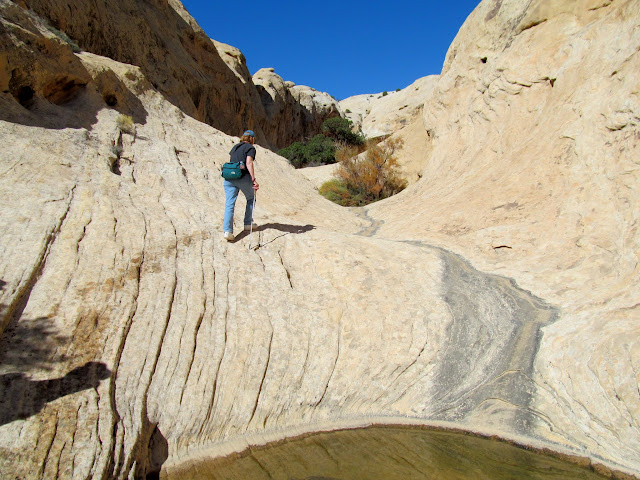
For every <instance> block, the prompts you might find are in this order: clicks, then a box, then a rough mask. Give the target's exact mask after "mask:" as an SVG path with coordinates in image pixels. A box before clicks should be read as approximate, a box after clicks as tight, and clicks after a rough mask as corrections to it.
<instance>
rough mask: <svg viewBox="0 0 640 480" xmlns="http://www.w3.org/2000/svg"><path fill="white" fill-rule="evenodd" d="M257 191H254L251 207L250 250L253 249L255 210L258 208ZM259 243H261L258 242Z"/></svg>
mask: <svg viewBox="0 0 640 480" xmlns="http://www.w3.org/2000/svg"><path fill="white" fill-rule="evenodd" d="M256 197H257V195H256V192H255V191H254V192H253V207H251V229H250V230H249V251H251V237H252V236H253V212H254V210H255V209H256ZM258 245H259V243H258Z"/></svg>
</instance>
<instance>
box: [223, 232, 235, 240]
mask: <svg viewBox="0 0 640 480" xmlns="http://www.w3.org/2000/svg"><path fill="white" fill-rule="evenodd" d="M224 239H225V240H226V241H227V242H233V233H231V232H224Z"/></svg>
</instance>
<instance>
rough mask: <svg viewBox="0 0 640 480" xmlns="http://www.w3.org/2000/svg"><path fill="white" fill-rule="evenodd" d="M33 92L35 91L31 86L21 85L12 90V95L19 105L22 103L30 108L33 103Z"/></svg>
mask: <svg viewBox="0 0 640 480" xmlns="http://www.w3.org/2000/svg"><path fill="white" fill-rule="evenodd" d="M35 93H36V92H34V91H33V88H31V87H30V86H29V85H23V86H21V87H18V88H17V89H16V90H15V91H14V92H13V96H14V97H15V99H16V100H17V101H18V103H19V104H20V105H22V106H23V107H24V108H26V109H30V108H31V107H33V104H34V98H33V97H34V96H35Z"/></svg>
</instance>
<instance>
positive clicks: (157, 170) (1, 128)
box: [0, 0, 640, 479]
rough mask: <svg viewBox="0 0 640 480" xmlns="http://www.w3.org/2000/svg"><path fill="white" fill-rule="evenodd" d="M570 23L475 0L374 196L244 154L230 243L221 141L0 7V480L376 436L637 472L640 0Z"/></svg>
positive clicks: (12, 9)
mask: <svg viewBox="0 0 640 480" xmlns="http://www.w3.org/2000/svg"><path fill="white" fill-rule="evenodd" d="M42 5H44V4H42ZM62 5H63V4H59V3H54V2H52V3H51V4H50V8H51V12H49V13H47V14H46V17H47V18H56V17H55V12H56V11H58V10H59V11H60V12H62V11H63V10H64V8H68V7H67V3H64V8H63V7H62ZM122 5H124V3H123V2H120V6H119V7H118V8H117V9H116V10H118V9H119V8H121V7H122ZM171 5H174V4H170V5H169V6H171ZM575 5H576V6H575V8H573V7H572V8H569V9H567V8H566V6H565V4H564V3H563V2H553V1H550V0H549V1H546V2H543V1H539V2H532V3H531V4H530V5H529V6H528V8H526V6H525V5H523V4H522V3H521V2H517V1H515V0H514V1H506V0H505V1H502V2H500V1H486V2H483V3H481V4H480V5H479V6H478V8H477V9H476V11H474V13H473V14H472V15H471V16H470V17H469V19H468V21H467V22H466V23H465V25H464V26H463V28H462V29H461V31H460V34H459V35H458V37H457V38H456V41H455V42H454V44H453V45H452V47H451V50H450V52H449V55H448V60H447V63H446V66H445V69H444V71H443V74H442V75H441V76H440V77H439V78H438V80H437V83H436V85H435V86H434V87H433V91H432V92H433V93H432V96H431V97H428V98H426V100H425V107H424V112H425V113H424V115H425V117H424V125H423V127H422V129H416V128H415V126H416V125H415V124H412V125H411V128H412V130H411V135H413V136H414V137H418V136H419V135H420V132H422V134H423V135H424V136H423V137H422V139H421V140H420V141H422V142H424V143H427V144H428V149H426V150H425V151H426V152H428V158H427V159H426V160H425V164H426V167H425V169H424V170H423V172H422V178H421V179H420V180H419V181H417V182H416V183H415V184H414V185H413V186H412V187H410V188H409V189H407V190H406V191H405V192H403V193H401V194H400V195H398V196H396V197H393V198H391V199H388V200H386V201H384V202H380V203H379V204H375V205H372V206H370V207H367V208H365V209H342V208H340V207H338V206H336V205H334V204H331V203H330V202H328V201H326V200H324V199H323V198H322V197H320V196H319V195H317V192H316V191H315V190H314V189H313V186H312V185H311V184H310V183H309V182H308V181H307V180H305V179H304V178H303V177H302V176H301V175H300V174H299V172H297V171H295V170H294V169H293V168H292V167H291V166H290V165H289V164H288V163H287V162H286V160H284V159H283V158H281V157H278V156H277V155H275V154H273V153H271V152H270V151H268V150H266V149H265V148H262V147H258V153H257V169H258V172H259V176H260V179H261V182H260V183H261V185H262V187H261V189H260V191H259V192H258V204H257V208H256V218H255V220H256V221H257V223H258V225H259V227H258V228H257V230H256V231H254V232H253V235H252V236H251V237H250V236H248V235H246V234H240V235H239V238H238V240H237V241H236V242H235V243H227V242H226V241H224V240H223V239H222V236H221V233H222V232H221V223H222V214H223V200H224V193H223V189H222V184H221V180H220V176H219V167H220V165H221V164H222V163H223V162H225V161H226V160H227V158H228V151H229V149H230V148H231V146H232V145H233V143H234V141H235V140H236V139H235V138H233V137H229V136H228V135H226V134H225V133H223V132H221V131H220V130H216V129H215V128H212V127H211V126H209V125H206V124H204V123H201V122H198V121H196V120H195V119H193V118H191V117H190V116H189V115H185V113H184V112H183V110H182V109H181V108H179V107H178V106H177V105H176V104H178V103H179V102H181V101H183V102H187V103H189V102H191V103H192V104H193V108H196V105H195V103H194V102H193V99H192V97H191V96H188V98H187V99H182V98H177V99H172V101H171V102H170V101H168V98H170V96H169V95H168V94H167V93H166V92H165V91H163V90H162V88H160V86H161V84H162V85H166V86H167V87H166V88H169V87H168V86H170V85H175V87H172V88H175V91H176V92H177V91H178V90H179V89H180V88H182V87H181V86H180V85H178V83H179V82H174V80H173V79H169V78H166V79H165V80H164V83H162V82H159V81H158V79H159V78H160V77H158V76H157V75H158V74H157V73H154V72H152V71H147V70H146V68H148V67H143V66H135V65H131V64H129V63H123V62H121V61H116V60H114V59H111V58H107V57H106V56H102V55H98V54H95V53H87V52H84V53H74V47H73V45H72V44H71V43H70V42H69V41H68V40H67V39H65V38H64V37H62V38H61V36H60V34H59V30H58V29H55V28H53V27H52V25H50V24H49V25H47V23H46V22H45V21H44V17H43V15H44V14H42V12H40V13H37V8H36V7H35V6H34V7H32V8H33V9H34V10H36V13H29V12H27V11H25V10H24V9H23V8H22V7H20V6H19V5H17V4H15V3H13V2H9V1H8V0H0V9H1V10H0V13H1V15H0V19H1V24H0V26H1V28H2V30H1V32H0V33H1V36H0V41H1V42H2V43H1V44H0V87H2V88H1V89H0V91H1V93H0V135H1V138H2V143H3V148H2V150H1V151H0V199H1V200H0V201H1V202H2V208H0V235H1V240H0V246H1V247H0V248H1V252H2V253H1V255H0V308H1V313H2V317H1V318H2V323H1V324H0V330H2V332H1V336H0V388H1V389H2V390H1V395H0V471H2V474H3V476H6V477H7V478H16V477H17V478H103V479H111V478H131V477H134V478H144V477H145V476H146V475H148V474H150V473H157V472H158V471H160V470H162V475H168V476H169V477H171V476H172V475H174V474H176V472H178V473H179V472H180V471H185V469H187V471H188V468H189V465H191V462H197V461H198V459H199V458H200V457H201V456H202V455H205V454H206V455H220V454H224V453H229V452H233V451H238V450H241V449H242V448H244V447H246V446H247V445H249V444H252V443H261V442H264V441H267V440H270V439H274V438H278V437H281V436H283V435H287V434H298V433H304V432H310V431H315V430H320V429H331V428H336V427H340V426H342V427H343V426H360V425H366V424H369V423H371V422H385V421H387V422H388V421H393V422H405V423H415V424H430V425H439V426H447V427H455V428H461V429H465V430H470V431H474V432H480V433H483V434H489V435H498V436H500V437H502V438H508V439H513V440H517V441H518V442H521V443H525V444H527V445H534V446H540V447H546V448H551V449H553V450H557V451H561V452H564V453H569V454H572V455H577V456H580V457H587V458H589V459H591V461H592V462H594V463H596V464H598V465H599V467H598V468H600V469H601V470H602V471H606V470H607V469H608V468H610V469H613V470H620V471H624V472H628V473H633V474H636V475H637V474H638V473H640V464H639V463H638V457H637V452H638V451H639V450H640V429H639V428H638V424H639V423H640V397H639V396H638V389H637V386H638V373H637V372H638V370H639V367H638V365H640V344H639V343H638V339H639V338H640V335H639V333H640V332H639V331H638V325H639V322H638V319H639V318H638V311H639V310H638V300H637V299H638V297H639V293H640V292H638V285H639V284H640V283H639V282H638V273H639V270H638V267H637V265H638V251H639V245H640V241H639V237H638V230H637V222H638V211H639V210H640V209H639V208H638V199H637V195H636V193H637V185H638V180H639V179H638V168H637V158H638V148H639V143H640V142H639V139H640V135H639V133H638V124H639V123H640V120H639V117H640V115H639V114H638V112H639V111H640V109H639V108H638V105H639V102H638V87H637V85H638V73H637V72H638V71H640V68H638V67H639V65H638V61H639V54H638V52H639V51H640V49H639V47H640V38H639V35H640V32H639V31H638V28H637V25H638V12H640V5H639V4H638V1H637V0H627V1H619V2H618V1H615V2H599V3H598V2H596V3H589V2H577V3H576V4H575ZM152 7H153V8H152ZM174 7H175V8H174V9H173V11H174V12H180V14H179V15H177V17H180V18H181V19H182V20H179V19H178V18H176V17H169V18H172V19H173V20H172V21H173V22H174V23H175V25H173V26H174V27H176V26H180V25H182V26H184V28H185V30H184V31H185V32H186V31H188V28H187V27H186V25H189V24H190V20H189V19H188V17H187V16H186V14H185V13H184V12H181V11H180V10H179V9H178V7H177V6H175V5H174ZM42 8H44V6H43V7H42ZM78 8H79V7H78ZM92 8H95V7H92ZM131 8H135V9H137V10H136V11H138V10H139V11H144V12H146V14H147V15H151V16H150V17H147V18H155V17H154V16H155V15H156V13H152V12H150V11H149V12H147V10H153V9H154V8H156V9H157V10H158V11H160V12H162V11H164V10H163V9H165V8H168V7H167V4H165V3H159V4H158V5H155V7H154V4H151V3H140V2H137V3H136V4H135V6H131ZM59 15H60V16H62V13H59ZM100 15H106V13H103V14H98V13H96V15H95V18H97V19H101V18H103V17H101V16H100ZM92 18H94V17H92ZM185 18H186V20H185ZM181 22H182V23H181ZM147 24H148V25H154V22H153V21H151V20H149V21H147ZM96 25H97V26H98V27H100V28H96ZM162 25H164V24H163V23H161V22H160V20H158V24H157V28H156V29H155V30H157V32H160V33H157V32H156V33H155V34H156V35H159V37H156V38H163V37H162V35H161V32H163V31H164V30H165V29H164V28H162ZM60 26H61V27H62V25H60ZM102 27H104V30H105V32H103V33H99V32H97V31H95V30H100V29H101V28H102ZM525 27H528V28H525ZM64 28H65V29H68V28H70V26H68V25H67V26H65V27H64ZM77 28H80V26H78V27H77ZM117 28H120V27H117V26H113V25H112V24H111V23H110V22H105V23H104V24H103V23H94V28H93V30H94V33H92V34H91V35H93V36H95V37H96V38H98V37H100V36H108V35H109V33H108V32H109V31H110V29H117ZM155 30H154V31H155ZM65 31H67V30H65ZM69 31H70V30H69ZM152 33H153V32H150V33H149V35H151V37H153V35H152ZM70 35H71V34H70ZM118 35H120V34H118ZM200 38H201V37H199V36H198V37H197V39H196V38H194V40H193V42H196V41H197V42H200V41H203V42H204V38H203V39H202V40H199V39H200ZM72 39H73V40H76V41H77V42H79V43H82V41H81V40H80V39H79V38H78V37H75V38H73V37H72ZM167 42H168V40H167ZM178 43H180V42H178ZM187 44H189V43H188V42H187ZM172 45H173V46H174V47H175V48H186V47H184V45H183V46H182V47H178V45H177V44H176V43H173V44H172ZM180 45H182V44H181V43H180ZM81 46H83V47H84V48H87V47H86V46H84V44H82V45H81ZM111 48H113V49H115V50H118V51H123V52H124V51H129V50H128V49H129V48H134V49H135V48H136V47H129V46H125V45H121V46H112V47H111ZM150 48H151V46H150ZM158 48H159V47H158ZM208 48H209V47H207V49H206V52H208V53H207V55H212V56H215V55H218V56H219V58H220V61H219V63H218V65H219V66H220V68H223V69H224V68H226V69H227V71H228V72H230V73H229V77H227V76H223V77H221V81H225V82H226V81H227V80H229V82H232V83H233V82H239V83H240V84H242V82H243V80H244V81H246V82H247V84H248V83H249V79H248V72H247V71H246V68H244V67H243V61H242V59H241V54H240V53H239V52H238V51H237V50H236V49H234V48H233V47H229V46H225V45H222V44H217V45H215V51H214V50H209V49H208ZM221 52H223V53H221ZM593 52H600V54H599V55H593ZM114 55H115V54H114ZM203 55H204V53H203ZM220 55H222V56H220ZM168 63H169V64H170V63H171V62H168ZM222 64H224V65H222ZM159 68H165V70H164V71H165V75H166V76H167V77H168V76H169V75H170V73H171V72H170V70H167V69H169V68H170V66H166V67H162V66H160V67H159ZM176 68H177V67H176ZM194 68H195V67H194ZM198 68H199V67H198ZM198 68H195V69H196V71H200V70H198ZM267 73H269V75H271V72H267ZM185 75H186V74H185ZM197 76H198V74H196V77H197ZM179 78H183V79H184V81H185V82H188V81H190V80H189V79H188V78H186V76H185V77H179ZM234 79H235V80H234ZM552 80H553V81H552ZM251 81H252V82H256V83H257V81H256V80H251ZM271 82H272V83H273V84H274V85H275V84H276V83H277V79H274V80H272V81H271ZM283 83H284V82H283ZM154 84H156V85H158V88H155V87H154ZM227 87H228V86H227V85H224V86H222V85H217V86H216V87H215V88H218V89H220V92H222V91H223V90H224V89H225V88H227ZM284 87H286V88H287V89H288V91H292V90H293V89H294V88H295V87H293V86H291V85H289V86H287V85H286V84H285V85H284ZM163 88H164V87H163ZM185 88H186V87H185ZM211 88H214V87H213V86H212V87H211ZM234 88H235V87H234ZM238 88H240V87H238ZM247 88H248V87H247ZM264 88H265V91H266V92H269V93H268V96H269V98H272V99H273V98H275V96H276V93H278V92H284V90H280V89H279V88H275V89H274V90H273V92H272V91H271V90H269V88H267V87H264ZM232 90H233V89H232ZM167 91H168V90H167ZM229 92H230V93H229V95H230V98H235V97H234V95H236V93H235V90H233V91H231V90H230V91H229ZM238 92H240V90H238ZM272 93H273V94H272ZM238 95H240V93H238ZM248 95H249V96H248V97H247V98H246V99H244V100H241V101H246V102H247V105H248V104H249V103H252V102H253V100H251V98H252V96H253V94H252V93H248ZM283 95H286V93H283ZM309 95H311V94H309ZM313 95H315V94H313ZM292 96H293V97H294V100H295V99H296V98H297V97H295V95H294V94H292ZM302 97H303V94H300V97H299V98H300V99H302ZM220 101H221V102H228V101H231V100H229V99H221V100H220ZM287 101H288V100H287ZM299 101H300V103H304V101H303V100H299ZM260 104H261V105H262V101H260ZM274 108H275V107H274ZM185 110H188V109H187V108H186V107H185ZM275 110H280V108H279V107H278V108H275ZM285 110H286V109H285ZM291 113H293V114H294V116H295V112H294V110H293V109H289V113H287V115H289V114H291ZM127 116H130V117H131V119H132V120H133V123H132V124H131V123H129V122H128V121H127ZM265 118H267V116H266V114H265ZM234 128H235V127H234ZM273 134H274V135H276V134H277V135H279V134H280V132H278V131H277V130H274V132H273ZM398 134H400V135H402V134H403V133H402V132H400V133H398ZM265 135H266V133H265ZM243 206H244V204H243V201H242V200H240V201H239V204H238V208H237V210H238V211H241V210H242V208H243ZM236 220H238V221H239V216H238V215H236ZM240 228H241V227H240ZM188 476H189V475H187V477H188Z"/></svg>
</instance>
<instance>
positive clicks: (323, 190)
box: [318, 178, 363, 207]
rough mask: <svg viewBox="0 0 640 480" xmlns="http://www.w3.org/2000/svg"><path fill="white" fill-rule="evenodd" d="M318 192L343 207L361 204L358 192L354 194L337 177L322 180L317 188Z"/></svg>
mask: <svg viewBox="0 0 640 480" xmlns="http://www.w3.org/2000/svg"><path fill="white" fill-rule="evenodd" d="M318 192H319V193H320V195H322V196H323V197H325V198H326V199H328V200H331V201H332V202H333V203H337V204H338V205H342V206H343V207H357V206H359V205H362V204H363V203H362V201H363V199H362V196H361V195H358V194H355V195H354V193H353V192H351V190H349V188H348V187H347V184H346V183H345V182H343V181H342V180H339V179H337V178H333V179H331V180H329V181H327V182H324V183H323V184H322V185H321V186H320V188H319V189H318Z"/></svg>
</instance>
